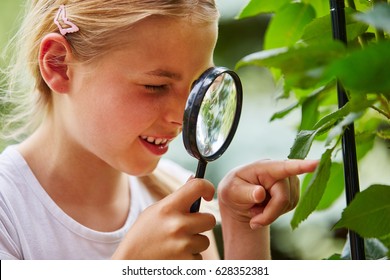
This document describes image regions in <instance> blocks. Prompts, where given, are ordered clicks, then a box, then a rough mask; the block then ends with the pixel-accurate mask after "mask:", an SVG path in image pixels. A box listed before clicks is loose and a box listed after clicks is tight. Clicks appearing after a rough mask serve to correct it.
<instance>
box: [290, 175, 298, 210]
mask: <svg viewBox="0 0 390 280" xmlns="http://www.w3.org/2000/svg"><path fill="white" fill-rule="evenodd" d="M289 180H290V199H291V204H290V205H291V207H290V209H288V210H289V211H290V210H292V209H294V208H295V207H296V206H297V205H298V202H299V196H300V188H299V178H298V176H292V177H289Z"/></svg>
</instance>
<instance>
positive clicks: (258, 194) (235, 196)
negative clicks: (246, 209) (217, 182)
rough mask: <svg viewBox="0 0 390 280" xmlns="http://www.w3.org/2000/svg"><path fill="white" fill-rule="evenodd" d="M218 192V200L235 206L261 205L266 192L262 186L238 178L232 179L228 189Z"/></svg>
mask: <svg viewBox="0 0 390 280" xmlns="http://www.w3.org/2000/svg"><path fill="white" fill-rule="evenodd" d="M220 190H221V193H220V194H219V199H220V200H222V201H229V203H232V204H235V205H243V204H245V205H248V204H255V203H261V202H263V201H264V199H265V197H266V191H265V189H264V188H263V187H262V186H259V185H254V184H251V183H248V182H246V181H244V180H241V179H239V178H236V179H234V180H233V181H232V182H231V183H230V187H229V188H220Z"/></svg>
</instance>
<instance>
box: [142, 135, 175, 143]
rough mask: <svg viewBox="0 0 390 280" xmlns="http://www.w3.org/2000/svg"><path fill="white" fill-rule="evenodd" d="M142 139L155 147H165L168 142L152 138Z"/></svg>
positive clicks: (143, 137) (144, 137) (145, 137)
mask: <svg viewBox="0 0 390 280" xmlns="http://www.w3.org/2000/svg"><path fill="white" fill-rule="evenodd" d="M141 138H142V139H143V140H146V141H148V142H149V143H152V144H155V145H164V144H166V143H167V142H168V139H163V138H154V137H152V136H141Z"/></svg>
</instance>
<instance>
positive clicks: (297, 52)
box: [237, 41, 346, 88]
mask: <svg viewBox="0 0 390 280" xmlns="http://www.w3.org/2000/svg"><path fill="white" fill-rule="evenodd" d="M345 51H346V49H345V46H344V45H343V44H342V43H340V42H336V41H329V42H328V43H327V44H322V45H310V46H296V47H291V48H286V47H285V48H278V49H272V50H266V51H260V52H256V53H253V54H251V55H248V56H246V57H244V58H243V59H241V60H240V61H239V62H238V63H237V68H239V67H242V66H247V65H256V66H260V67H270V68H277V69H280V70H281V71H282V73H283V74H284V79H285V84H286V85H287V87H292V86H293V87H298V88H312V87H319V86H321V85H319V83H321V82H328V80H329V79H331V78H332V76H331V75H328V76H324V71H325V69H326V68H327V67H328V65H329V64H330V63H331V62H333V61H334V60H336V59H339V58H340V57H342V56H343V55H344V54H345Z"/></svg>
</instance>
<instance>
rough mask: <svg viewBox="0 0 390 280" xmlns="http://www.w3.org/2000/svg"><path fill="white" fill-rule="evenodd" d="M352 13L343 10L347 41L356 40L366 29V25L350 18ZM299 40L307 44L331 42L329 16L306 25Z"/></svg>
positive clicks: (347, 9) (352, 11)
mask: <svg viewBox="0 0 390 280" xmlns="http://www.w3.org/2000/svg"><path fill="white" fill-rule="evenodd" d="M354 13H355V11H354V10H352V9H350V8H346V9H345V16H346V30H347V38H348V41H352V40H354V39H356V38H357V37H358V36H359V35H361V34H363V33H364V32H365V31H366V30H367V28H368V26H367V25H366V24H364V23H361V22H357V21H356V20H354V18H353V16H352V15H353V14H354ZM301 39H302V40H303V41H304V42H306V43H308V44H313V43H315V44H324V43H326V42H328V41H330V40H333V31H332V20H331V17H330V14H328V15H326V16H323V17H319V18H316V19H314V20H313V21H312V22H310V23H309V24H307V25H306V26H305V27H304V31H303V34H302V38H301Z"/></svg>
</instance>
